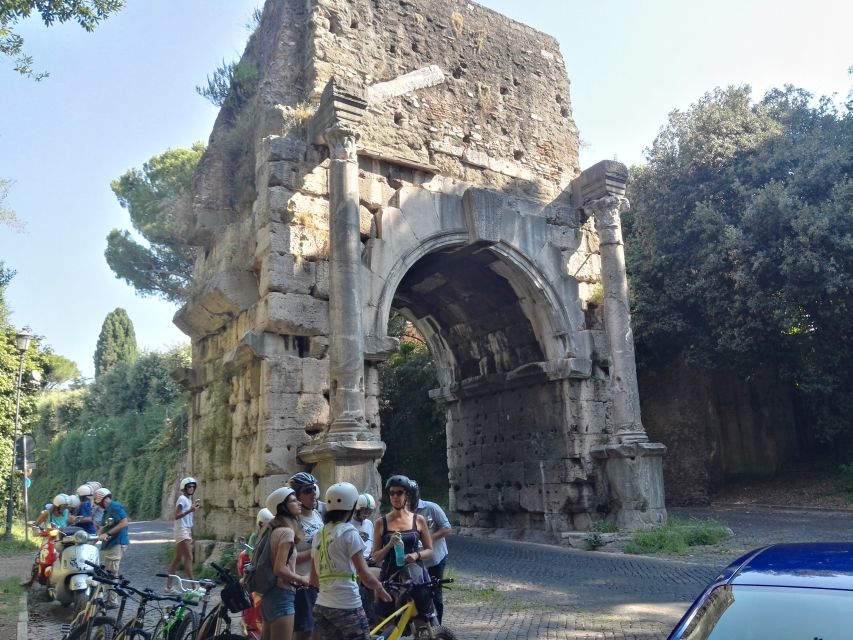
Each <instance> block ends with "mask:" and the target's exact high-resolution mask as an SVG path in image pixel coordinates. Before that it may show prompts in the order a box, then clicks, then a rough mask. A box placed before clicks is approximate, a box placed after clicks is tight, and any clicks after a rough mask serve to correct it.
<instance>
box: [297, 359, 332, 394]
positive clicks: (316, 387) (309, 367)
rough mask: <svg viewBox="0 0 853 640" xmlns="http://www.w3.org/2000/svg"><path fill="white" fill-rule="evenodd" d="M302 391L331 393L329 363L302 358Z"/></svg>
mask: <svg viewBox="0 0 853 640" xmlns="http://www.w3.org/2000/svg"><path fill="white" fill-rule="evenodd" d="M302 391H303V392H304V393H321V394H322V393H327V392H328V391H329V361H328V359H327V360H317V359H316V358H302Z"/></svg>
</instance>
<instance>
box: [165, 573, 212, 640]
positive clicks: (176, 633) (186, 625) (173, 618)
mask: <svg viewBox="0 0 853 640" xmlns="http://www.w3.org/2000/svg"><path fill="white" fill-rule="evenodd" d="M157 577H158V578H169V579H170V580H171V581H172V582H177V585H178V588H179V589H180V590H181V592H182V594H181V596H179V597H180V598H181V601H180V602H178V603H177V604H176V605H175V606H173V607H167V608H166V609H165V610H163V612H162V615H161V616H160V620H159V621H158V622H157V626H155V627H154V631H153V632H152V633H151V638H152V640H182V639H183V638H191V637H192V636H193V635H194V634H195V632H196V630H197V629H198V614H197V613H196V612H195V611H193V610H192V609H190V605H193V604H195V603H196V601H197V600H199V599H201V598H203V597H204V596H205V595H206V594H207V591H209V590H210V589H212V588H213V587H215V586H216V583H215V582H213V581H212V580H190V579H188V578H182V577H181V576H178V575H173V574H168V573H158V574H157Z"/></svg>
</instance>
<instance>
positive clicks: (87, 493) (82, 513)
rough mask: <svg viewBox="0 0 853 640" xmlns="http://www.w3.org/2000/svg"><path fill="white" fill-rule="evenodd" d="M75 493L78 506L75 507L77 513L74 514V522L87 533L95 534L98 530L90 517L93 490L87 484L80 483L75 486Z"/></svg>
mask: <svg viewBox="0 0 853 640" xmlns="http://www.w3.org/2000/svg"><path fill="white" fill-rule="evenodd" d="M76 493H77V496H78V497H79V498H80V506H79V507H78V508H77V515H76V516H74V524H75V525H76V526H78V527H82V528H83V529H85V530H86V533H88V534H89V535H95V534H96V533H98V530H97V528H96V527H95V521H94V519H93V518H92V506H93V505H92V494H93V493H94V491H93V490H92V487H90V486H89V485H88V484H81V485H80V486H79V487H77V491H76Z"/></svg>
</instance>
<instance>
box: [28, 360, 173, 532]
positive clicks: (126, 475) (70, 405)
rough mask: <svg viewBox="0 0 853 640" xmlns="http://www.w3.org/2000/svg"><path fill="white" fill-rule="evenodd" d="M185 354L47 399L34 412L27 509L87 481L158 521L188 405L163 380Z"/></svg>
mask: <svg viewBox="0 0 853 640" xmlns="http://www.w3.org/2000/svg"><path fill="white" fill-rule="evenodd" d="M187 359H188V353H187V350H186V349H179V350H174V351H171V352H169V353H165V354H164V353H149V354H145V355H143V356H141V357H139V359H138V360H136V361H135V362H133V363H126V362H120V363H118V364H116V365H115V366H114V367H113V368H111V369H110V370H109V371H107V372H106V373H104V374H102V375H101V376H99V377H98V379H97V380H96V381H95V382H94V383H93V384H91V385H90V386H89V387H87V388H84V389H77V390H71V391H58V392H52V393H48V394H46V395H45V397H44V398H43V399H42V401H41V403H40V406H39V423H38V425H37V435H36V437H37V439H38V440H39V442H46V443H49V444H48V445H47V446H40V447H39V449H38V450H37V458H36V464H37V469H36V473H35V474H34V478H33V488H32V496H33V500H32V502H33V503H34V504H36V505H38V504H43V503H44V502H47V501H49V500H50V498H51V497H52V496H53V495H55V494H57V493H59V492H64V493H68V492H72V491H74V489H75V488H76V487H77V486H79V485H80V484H82V483H83V482H85V481H87V480H98V481H99V482H101V483H102V484H104V485H105V486H107V487H109V488H110V490H112V492H113V494H114V495H115V497H116V498H117V499H118V500H119V501H121V502H122V503H123V504H124V505H125V507H126V508H127V509H128V511H129V512H130V513H131V514H132V515H134V516H135V517H137V518H153V517H157V516H158V515H159V514H160V503H161V496H162V491H163V482H164V480H165V479H166V477H167V474H171V473H173V472H174V469H175V463H176V462H177V459H178V457H179V456H180V455H181V453H182V451H183V450H184V449H185V434H186V426H187V420H186V414H185V404H186V398H185V396H184V394H183V392H182V391H181V389H180V388H179V387H178V386H177V384H176V383H175V382H174V381H173V380H172V378H171V376H170V375H169V373H170V371H171V370H172V369H174V368H175V367H177V366H181V365H185V364H186V363H187Z"/></svg>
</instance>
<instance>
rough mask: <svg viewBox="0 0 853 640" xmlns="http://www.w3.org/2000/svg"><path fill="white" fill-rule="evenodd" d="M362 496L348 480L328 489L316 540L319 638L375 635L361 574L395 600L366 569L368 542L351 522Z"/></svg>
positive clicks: (313, 579) (314, 563)
mask: <svg viewBox="0 0 853 640" xmlns="http://www.w3.org/2000/svg"><path fill="white" fill-rule="evenodd" d="M358 498H359V495H358V489H356V488H355V487H354V486H353V485H351V484H350V483H349V482H337V483H335V484H333V485H331V486H330V487H329V488H328V489H327V490H326V514H325V516H324V517H323V520H324V524H323V528H322V529H320V531H319V532H318V533H317V535H315V536H314V541H313V542H312V544H311V556H312V563H311V584H313V585H315V586H318V587H319V595H318V596H317V604H316V606H315V607H314V622H315V630H316V631H317V636H318V637H320V638H353V639H355V638H364V639H365V640H367V639H368V638H370V623H369V621H368V619H367V615H366V614H365V612H364V608H363V607H362V601H361V594H360V593H359V590H358V579H361V581H362V583H364V585H365V586H367V587H368V588H369V589H371V590H372V591H373V592H374V593H375V594H376V597H377V598H378V599H379V600H381V601H382V602H391V596H390V595H388V592H387V591H385V588H384V587H383V586H382V583H381V582H379V580H378V579H377V578H376V576H374V575H373V574H372V573H370V570H369V569H368V568H367V562H366V561H365V559H364V542H363V541H362V539H361V536H359V534H358V531H357V530H356V528H355V527H354V526H353V524H352V523H351V522H350V520H351V519H352V516H353V514H354V513H355V510H356V506H357V504H358Z"/></svg>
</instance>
